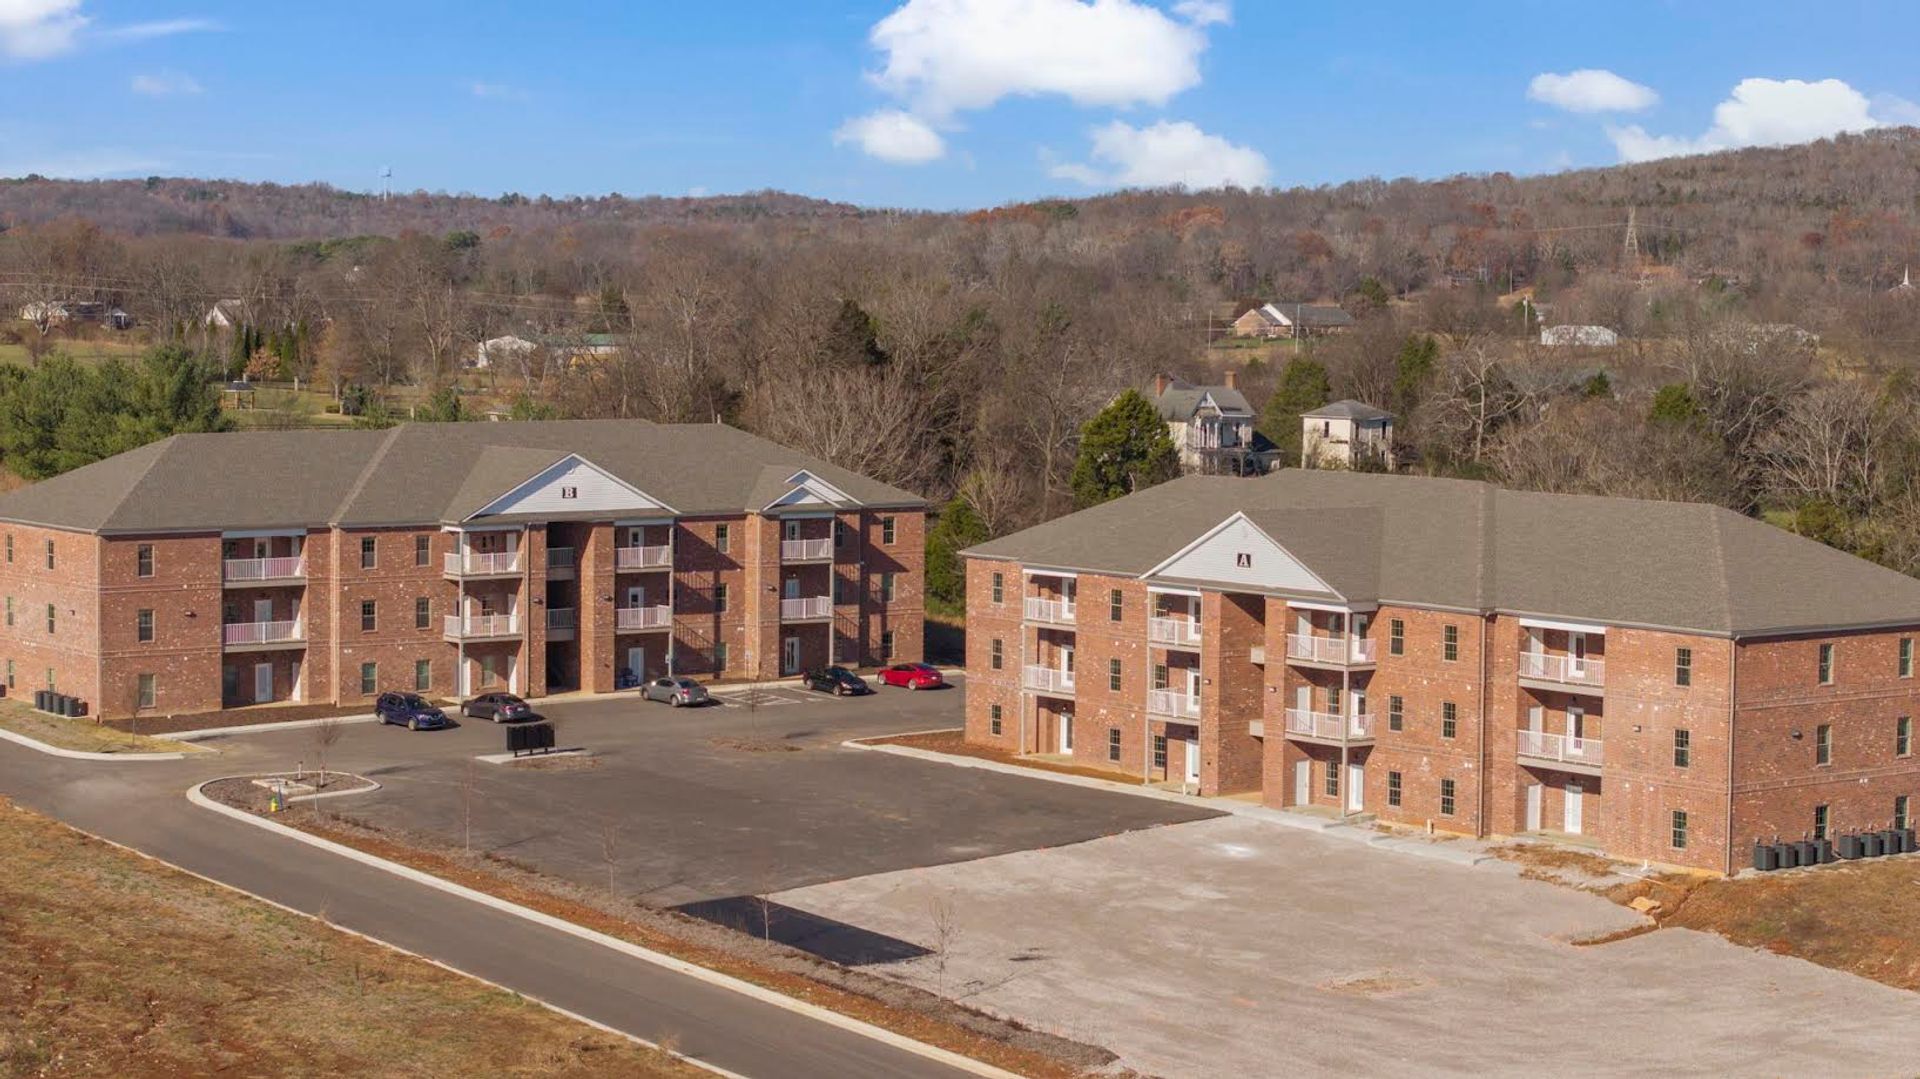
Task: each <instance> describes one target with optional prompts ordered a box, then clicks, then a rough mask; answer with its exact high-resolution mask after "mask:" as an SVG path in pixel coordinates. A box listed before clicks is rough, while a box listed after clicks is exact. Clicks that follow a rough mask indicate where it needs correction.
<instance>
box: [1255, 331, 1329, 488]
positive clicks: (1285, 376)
mask: <svg viewBox="0 0 1920 1079" xmlns="http://www.w3.org/2000/svg"><path fill="white" fill-rule="evenodd" d="M1332 397H1333V383H1332V380H1330V379H1329V378H1328V377H1327V369H1326V368H1325V367H1323V366H1321V365H1320V364H1319V363H1318V362H1316V361H1314V360H1309V359H1305V358H1303V357H1298V356H1296V357H1295V358H1293V359H1291V360H1288V361H1287V365H1286V366H1285V367H1283V368H1281V369H1280V385H1279V387H1278V388H1276V389H1275V390H1274V391H1273V396H1272V397H1269V398H1267V407H1266V411H1264V412H1262V413H1261V414H1260V433H1261V434H1264V435H1266V436H1267V439H1268V440H1269V441H1271V442H1272V443H1273V444H1274V445H1275V446H1277V447H1279V451H1280V460H1281V462H1282V463H1284V464H1288V465H1294V464H1298V463H1299V462H1300V414H1301V413H1303V412H1311V411H1313V410H1314V409H1316V408H1319V407H1320V406H1321V405H1324V404H1326V403H1327V402H1328V401H1329V400H1331V399H1332Z"/></svg>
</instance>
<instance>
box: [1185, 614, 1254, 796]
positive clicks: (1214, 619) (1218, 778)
mask: <svg viewBox="0 0 1920 1079" xmlns="http://www.w3.org/2000/svg"><path fill="white" fill-rule="evenodd" d="M1265 612H1266V601H1265V600H1264V599H1262V598H1261V597H1259V596H1249V595H1242V594H1239V593H1220V592H1205V593H1202V594H1201V597H1200V634H1201V637H1200V641H1201V644H1200V678H1201V682H1202V689H1201V696H1200V790H1201V793H1203V794H1209V795H1212V794H1232V793H1234V792H1236V791H1245V790H1255V789H1258V787H1259V786H1260V757H1261V751H1262V747H1261V743H1260V739H1258V738H1255V737H1254V736H1253V735H1252V734H1251V733H1249V732H1248V729H1247V725H1248V724H1249V723H1250V722H1252V721H1253V720H1256V719H1260V718H1262V706H1263V702H1262V700H1261V697H1262V696H1263V693H1262V673H1261V669H1260V668H1259V667H1257V666H1255V665H1254V662H1253V656H1252V651H1253V646H1254V645H1256V644H1261V643H1263V642H1264V641H1265V639H1266V638H1265V634H1266V627H1265V624H1264V623H1265Z"/></svg>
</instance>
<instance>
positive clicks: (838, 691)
mask: <svg viewBox="0 0 1920 1079" xmlns="http://www.w3.org/2000/svg"><path fill="white" fill-rule="evenodd" d="M800 684H801V685H803V686H805V687H807V688H808V689H817V690H819V691H820V692H822V693H831V694H833V695H834V696H836V697H851V696H857V695H859V694H861V693H872V692H873V687H872V686H869V685H867V680H866V679H864V678H862V677H860V676H859V675H857V674H855V673H853V672H852V671H850V670H847V669H846V668H845V667H822V668H820V669H819V670H815V671H808V672H807V673H805V674H803V675H801V676H800Z"/></svg>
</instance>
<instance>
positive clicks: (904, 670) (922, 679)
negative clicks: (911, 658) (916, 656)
mask: <svg viewBox="0 0 1920 1079" xmlns="http://www.w3.org/2000/svg"><path fill="white" fill-rule="evenodd" d="M880 684H881V685H883V686H904V687H906V688H907V689H939V688H940V687H941V686H944V685H946V684H947V680H946V679H945V678H942V677H940V672H939V671H938V670H935V669H934V668H933V667H930V666H928V665H927V664H925V663H896V664H894V665H893V666H891V667H888V668H887V669H886V670H883V671H881V672H880Z"/></svg>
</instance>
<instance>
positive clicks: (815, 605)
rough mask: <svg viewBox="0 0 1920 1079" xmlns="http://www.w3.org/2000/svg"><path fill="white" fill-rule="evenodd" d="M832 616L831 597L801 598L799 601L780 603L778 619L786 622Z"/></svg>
mask: <svg viewBox="0 0 1920 1079" xmlns="http://www.w3.org/2000/svg"><path fill="white" fill-rule="evenodd" d="M832 615H833V597H832V596H803V597H801V598H800V599H783V600H781V601H780V617H781V618H783V619H786V620H787V621H795V620H798V619H802V618H830V617H832Z"/></svg>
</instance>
